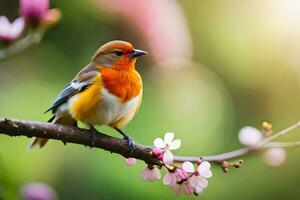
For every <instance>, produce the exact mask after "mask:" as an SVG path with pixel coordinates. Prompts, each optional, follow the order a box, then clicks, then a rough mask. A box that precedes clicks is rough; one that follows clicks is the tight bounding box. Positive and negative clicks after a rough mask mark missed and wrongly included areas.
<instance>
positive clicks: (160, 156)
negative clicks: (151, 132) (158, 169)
mask: <svg viewBox="0 0 300 200" xmlns="http://www.w3.org/2000/svg"><path fill="white" fill-rule="evenodd" d="M152 153H153V155H154V156H155V157H156V158H157V159H158V160H162V159H163V151H162V149H160V148H157V147H154V148H152Z"/></svg>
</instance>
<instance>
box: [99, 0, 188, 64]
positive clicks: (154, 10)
mask: <svg viewBox="0 0 300 200" xmlns="http://www.w3.org/2000/svg"><path fill="white" fill-rule="evenodd" d="M94 1H95V2H100V3H99V4H97V5H99V7H100V8H103V6H104V8H107V9H108V10H110V11H113V12H116V13H117V14H120V15H122V16H124V17H125V19H126V20H127V21H129V22H132V23H133V24H134V25H135V26H136V27H137V28H138V29H139V31H140V32H141V33H142V35H143V37H144V38H145V39H146V42H147V45H148V46H149V48H150V52H151V55H153V57H154V59H155V61H156V62H157V63H158V64H163V63H166V62H169V61H170V60H172V59H178V58H179V59H180V58H183V59H190V58H191V57H192V40H191V35H190V32H189V30H188V27H187V23H186V20H185V17H184V14H183V12H182V9H181V7H180V6H179V5H178V3H177V2H176V1H173V0H164V1H161V0H152V1H140V0H127V1H124V0H101V1H99V0H94Z"/></svg>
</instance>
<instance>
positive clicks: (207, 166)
mask: <svg viewBox="0 0 300 200" xmlns="http://www.w3.org/2000/svg"><path fill="white" fill-rule="evenodd" d="M207 170H210V164H209V162H207V161H204V162H202V163H201V164H200V165H199V167H198V171H199V172H200V171H207Z"/></svg>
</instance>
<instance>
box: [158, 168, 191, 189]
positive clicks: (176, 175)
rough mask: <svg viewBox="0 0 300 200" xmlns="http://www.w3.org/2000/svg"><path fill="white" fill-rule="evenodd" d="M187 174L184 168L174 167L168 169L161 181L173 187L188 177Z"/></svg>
mask: <svg viewBox="0 0 300 200" xmlns="http://www.w3.org/2000/svg"><path fill="white" fill-rule="evenodd" d="M188 177H189V175H188V173H186V172H185V171H184V170H182V169H180V168H176V169H175V170H173V171H169V172H168V173H166V175H165V176H164V178H163V183H164V184H165V185H168V186H171V187H175V186H176V184H177V183H178V182H180V181H183V180H186V179H188Z"/></svg>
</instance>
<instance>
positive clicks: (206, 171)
mask: <svg viewBox="0 0 300 200" xmlns="http://www.w3.org/2000/svg"><path fill="white" fill-rule="evenodd" d="M182 169H183V170H184V171H186V172H189V173H193V175H192V176H191V177H190V179H189V183H190V185H191V186H192V187H193V188H194V189H195V192H196V193H197V194H199V193H201V192H202V191H203V189H204V188H206V187H207V185H208V181H207V178H210V177H211V176H212V172H211V171H210V164H209V162H206V161H205V162H202V163H201V164H200V165H199V166H198V168H197V170H196V171H195V168H194V165H193V164H192V163H191V162H184V163H183V164H182Z"/></svg>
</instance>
